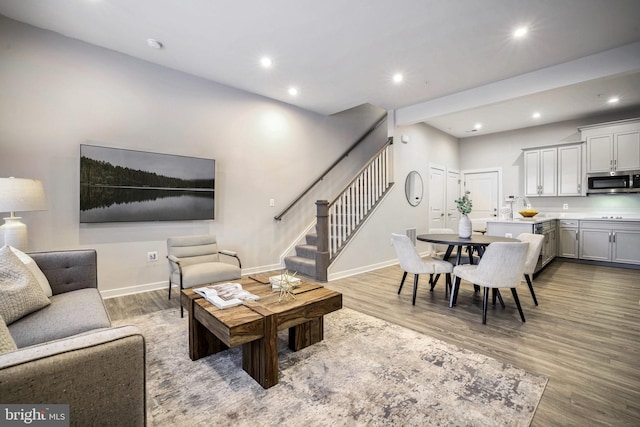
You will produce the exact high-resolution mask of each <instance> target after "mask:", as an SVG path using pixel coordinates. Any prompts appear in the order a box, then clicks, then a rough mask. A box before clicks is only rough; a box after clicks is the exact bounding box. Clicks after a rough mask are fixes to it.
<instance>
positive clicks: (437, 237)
mask: <svg viewBox="0 0 640 427" xmlns="http://www.w3.org/2000/svg"><path fill="white" fill-rule="evenodd" d="M416 239H418V240H420V241H421V242H428V243H436V244H443V245H448V246H447V251H446V252H445V253H444V256H443V257H442V259H443V260H445V261H448V260H449V257H451V253H452V252H453V248H455V247H456V246H457V247H458V251H457V253H456V262H455V265H460V262H461V261H462V248H464V247H466V248H467V253H468V255H469V263H470V264H473V251H474V250H477V251H478V255H479V257H480V258H482V254H484V250H485V249H486V247H487V246H489V245H490V244H491V243H495V242H519V241H520V240H518V239H513V238H511V237H500V236H486V235H483V234H472V235H471V237H467V238H465V237H460V236H459V235H458V234H455V233H452V234H419V235H417V236H416ZM437 280H438V277H436V279H435V280H434V282H437ZM473 287H474V289H475V290H476V291H478V290H480V287H479V286H478V285H475V284H474V285H473ZM496 294H497V296H498V298H500V303H501V304H502V303H503V302H502V297H500V295H499V292H496ZM454 301H455V296H454V292H451V295H450V299H449V307H453V306H454Z"/></svg>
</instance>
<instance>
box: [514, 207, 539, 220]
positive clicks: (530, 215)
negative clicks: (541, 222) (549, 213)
mask: <svg viewBox="0 0 640 427" xmlns="http://www.w3.org/2000/svg"><path fill="white" fill-rule="evenodd" d="M518 213H519V214H520V215H522V216H523V217H525V218H533V217H534V216H536V215H538V211H537V210H535V209H525V210H522V211H520V212H518Z"/></svg>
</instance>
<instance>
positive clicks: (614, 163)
mask: <svg viewBox="0 0 640 427" xmlns="http://www.w3.org/2000/svg"><path fill="white" fill-rule="evenodd" d="M616 169H618V159H616V160H614V161H613V170H616Z"/></svg>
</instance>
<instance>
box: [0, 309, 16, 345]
mask: <svg viewBox="0 0 640 427" xmlns="http://www.w3.org/2000/svg"><path fill="white" fill-rule="evenodd" d="M17 349H18V347H17V346H16V342H15V341H14V340H13V337H12V336H11V333H10V332H9V329H8V328H7V324H6V323H4V319H3V318H2V316H0V354H4V353H8V352H10V351H14V350H17Z"/></svg>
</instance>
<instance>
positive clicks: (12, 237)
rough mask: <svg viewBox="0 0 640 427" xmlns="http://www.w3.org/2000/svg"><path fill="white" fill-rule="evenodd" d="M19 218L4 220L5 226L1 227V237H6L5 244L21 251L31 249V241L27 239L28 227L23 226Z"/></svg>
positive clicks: (13, 217)
mask: <svg viewBox="0 0 640 427" xmlns="http://www.w3.org/2000/svg"><path fill="white" fill-rule="evenodd" d="M21 219H22V218H20V217H19V216H12V217H9V218H5V219H4V224H3V225H2V226H0V231H1V233H0V235H3V236H4V244H5V245H10V246H13V247H14V248H16V249H20V250H21V251H23V252H24V251H27V250H28V249H29V239H28V238H27V226H26V225H25V224H23V223H22V222H21V221H20V220H21Z"/></svg>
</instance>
